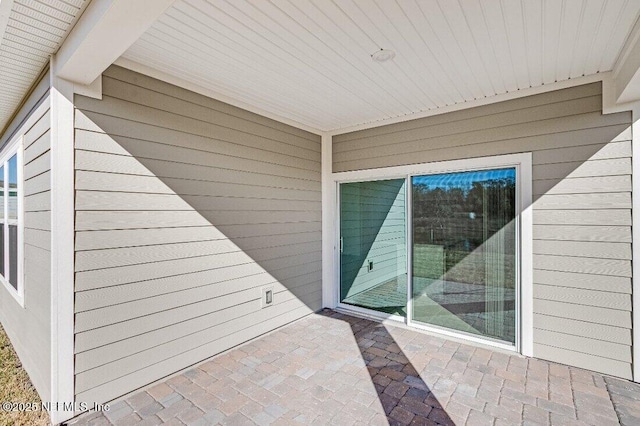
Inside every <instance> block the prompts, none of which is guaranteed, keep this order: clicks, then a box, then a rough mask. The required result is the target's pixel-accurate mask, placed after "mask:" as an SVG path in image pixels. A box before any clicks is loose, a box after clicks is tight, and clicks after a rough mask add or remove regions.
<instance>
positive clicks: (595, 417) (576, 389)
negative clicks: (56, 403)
mask: <svg viewBox="0 0 640 426" xmlns="http://www.w3.org/2000/svg"><path fill="white" fill-rule="evenodd" d="M161 423H166V424H174V425H181V424H189V425H212V424H229V425H244V424H259V425H263V424H264V425H266V424H331V425H350V424H374V425H375V424H381V425H386V424H398V425H406V424H415V425H420V424H424V425H433V424H456V425H463V424H466V425H516V424H526V425H547V424H553V425H556V424H557V425H587V424H588V425H598V426H600V425H610V424H611V425H615V424H618V423H621V424H627V425H640V386H639V385H637V384H633V383H631V382H628V381H624V380H620V379H614V378H609V377H605V376H603V375H601V374H598V373H593V372H590V371H586V370H581V369H578V368H573V367H567V366H564V365H559V364H554V363H551V362H547V361H542V360H538V359H528V358H524V357H521V356H517V355H509V354H505V353H502V352H498V351H491V350H487V349H483V348H479V347H475V346H470V345H465V344H461V343H457V342H454V341H451V340H446V339H443V338H440V337H434V336H431V335H428V334H424V333H420V332H417V331H414V330H408V329H406V328H404V327H394V326H389V325H383V324H380V323H376V322H372V321H369V320H364V319H359V318H354V317H351V316H346V315H343V314H340V313H337V312H333V311H329V310H326V311H323V312H322V313H320V314H317V315H311V316H308V317H306V318H304V319H302V320H300V321H297V322H295V323H293V324H290V325H289V326H286V327H284V328H282V329H279V330H277V331H275V332H273V333H271V334H269V335H266V336H264V337H261V338H259V339H257V340H254V341H252V342H250V343H247V344H245V345H243V346H240V347H238V348H236V349H233V350H231V351H229V352H227V353H225V354H223V355H220V356H217V357H214V358H212V359H211V360H209V361H207V362H205V363H203V364H201V365H200V366H198V367H196V368H193V369H191V370H189V371H187V372H185V373H183V374H180V375H178V376H174V377H172V378H170V379H168V380H167V381H165V382H163V383H160V384H156V385H154V386H152V387H150V388H148V389H146V390H144V391H142V392H139V393H137V394H134V395H133V396H130V397H128V398H127V399H125V400H122V401H119V402H117V403H114V404H113V405H112V407H111V410H110V411H108V412H105V413H87V414H85V415H83V416H80V417H79V418H77V419H75V420H74V421H72V422H71V424H74V425H76V424H90V425H110V424H115V425H142V424H144V425H153V424H161Z"/></svg>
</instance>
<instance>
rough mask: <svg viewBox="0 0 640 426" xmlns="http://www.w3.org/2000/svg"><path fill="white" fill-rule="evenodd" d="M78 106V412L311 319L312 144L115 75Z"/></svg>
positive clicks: (148, 81) (221, 107)
mask: <svg viewBox="0 0 640 426" xmlns="http://www.w3.org/2000/svg"><path fill="white" fill-rule="evenodd" d="M75 102H76V115H75V123H76V140H75V147H76V164H75V167H76V296H75V297H76V325H75V332H76V338H75V341H76V343H75V353H76V396H77V399H78V400H79V401H102V402H105V401H109V400H112V399H114V398H117V397H118V396H120V395H123V394H125V393H128V392H130V391H132V390H134V389H137V388H140V387H142V386H144V385H146V384H148V383H151V382H153V381H155V380H158V379H160V378H162V377H164V376H167V375H169V374H171V373H173V372H175V371H178V370H180V369H183V368H186V367H188V366H190V365H192V364H194V363H197V362H199V361H202V360H204V359H206V358H208V357H210V356H213V355H215V354H217V353H219V352H222V351H224V350H226V349H229V348H230V347H233V346H235V345H238V344H240V343H242V342H245V341H247V340H250V339H252V338H254V337H257V336H259V335H260V334H263V333H266V332H268V331H271V330H273V329H275V328H277V327H280V326H282V325H285V324H287V323H288V322H291V321H294V320H296V319H298V318H300V317H302V316H304V315H306V314H308V313H310V312H313V311H317V310H319V309H320V308H321V299H322V297H321V233H320V232H321V185H320V137H319V136H316V135H313V134H310V133H307V132H303V131H301V130H299V129H295V128H293V127H290V126H286V125H284V124H282V123H278V122H275V121H272V120H269V119H266V118H264V117H260V116H258V115H255V114H253V113H250V112H247V111H244V110H241V109H239V108H235V107H232V106H229V105H226V104H224V103H221V102H218V101H214V100H212V99H209V98H206V97H204V96H200V95H197V94H194V93H191V92H188V91H186V90H183V89H179V88H177V87H174V86H171V85H169V84H166V83H163V82H160V81H157V80H154V79H152V78H149V77H146V76H142V75H139V74H136V73H133V72H131V71H128V70H124V69H122V68H118V67H111V68H109V69H108V70H107V71H106V72H105V74H104V76H103V99H102V100H95V99H90V98H86V97H83V96H76V99H75ZM265 286H268V287H273V290H274V294H275V296H274V306H272V307H269V308H266V309H263V308H262V307H261V297H262V294H261V291H262V288H263V287H265Z"/></svg>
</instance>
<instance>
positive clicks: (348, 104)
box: [123, 0, 640, 130]
mask: <svg viewBox="0 0 640 426" xmlns="http://www.w3.org/2000/svg"><path fill="white" fill-rule="evenodd" d="M639 12H640V0H502V1H501V0H269V1H267V0H178V1H177V2H176V3H174V5H173V6H172V7H171V8H170V9H168V11H167V12H166V13H165V14H164V15H163V16H161V18H160V19H159V20H158V21H156V23H155V24H154V25H153V26H152V27H151V28H150V29H149V30H148V31H147V32H146V33H145V34H144V35H143V36H142V37H141V38H140V39H139V40H138V41H137V42H136V43H135V44H134V45H133V46H131V48H129V50H128V51H127V52H125V54H124V55H123V57H124V58H126V59H128V60H131V61H135V62H138V63H140V64H142V65H145V66H148V67H151V68H155V69H157V70H159V71H161V72H164V73H167V74H170V75H173V76H177V77H179V78H181V79H183V80H186V81H188V82H189V83H192V84H196V85H198V86H201V87H203V88H205V89H207V90H211V91H214V92H217V93H220V94H222V95H224V96H227V97H229V98H231V99H235V100H237V101H240V102H242V103H245V104H249V105H253V106H255V107H256V108H259V109H262V110H264V111H267V112H269V113H271V114H275V115H279V116H282V117H285V118H287V119H290V120H295V121H297V122H300V123H303V124H305V125H307V126H311V127H313V128H317V129H320V130H335V129H339V128H345V127H349V126H354V125H357V124H363V123H370V122H375V121H379V120H384V119H389V118H393V117H399V116H403V115H407V114H412V113H417V112H421V111H426V110H430V109H434V108H442V107H445V106H448V105H452V104H457V103H462V102H466V101H471V100H474V99H481V98H487V97H491V96H495V95H497V94H502V93H505V92H511V91H515V90H519V89H524V88H529V87H536V86H540V85H542V84H548V83H552V82H555V81H562V80H567V79H569V78H575V77H579V76H583V75H589V74H594V73H597V72H603V71H609V70H611V69H612V67H613V66H614V63H615V61H616V58H617V57H618V55H619V53H620V50H621V49H622V47H623V45H624V42H625V40H626V38H627V36H628V35H629V32H630V30H631V28H632V27H633V25H634V23H635V21H636V20H637V18H638V14H639ZM380 48H384V49H393V50H394V51H396V53H397V56H396V57H395V59H394V60H393V61H391V62H387V63H382V64H381V63H376V62H374V61H372V59H371V57H370V55H371V54H372V53H374V52H375V51H376V50H378V49H380Z"/></svg>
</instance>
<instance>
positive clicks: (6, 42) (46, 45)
mask: <svg viewBox="0 0 640 426" xmlns="http://www.w3.org/2000/svg"><path fill="white" fill-rule="evenodd" d="M85 3H86V2H85V0H0V12H2V13H1V14H0V132H1V131H2V129H3V128H4V127H5V125H6V124H7V121H8V120H9V119H10V118H11V116H12V115H13V113H14V112H15V110H16V108H17V107H18V105H19V104H20V101H21V100H22V99H23V97H24V96H25V94H26V93H27V91H28V90H29V88H30V87H31V85H32V84H33V83H34V80H35V79H36V78H37V77H38V75H39V74H40V72H41V71H42V70H43V68H44V67H45V65H46V64H47V63H48V62H49V55H51V54H52V53H54V52H55V51H56V50H58V47H59V46H60V43H62V41H63V40H64V38H65V37H66V35H67V34H68V33H69V31H70V29H71V28H72V26H73V24H74V23H75V22H76V20H77V18H78V17H79V15H80V14H81V13H82V11H83V10H84V7H85V6H86V5H85ZM3 16H4V17H5V19H3ZM7 18H8V19H7ZM3 30H4V31H3Z"/></svg>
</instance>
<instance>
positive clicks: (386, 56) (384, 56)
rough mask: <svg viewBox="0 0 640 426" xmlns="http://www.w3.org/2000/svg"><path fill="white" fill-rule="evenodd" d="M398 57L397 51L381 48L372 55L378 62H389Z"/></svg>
mask: <svg viewBox="0 0 640 426" xmlns="http://www.w3.org/2000/svg"><path fill="white" fill-rule="evenodd" d="M395 57H396V52H394V51H393V50H389V49H380V50H378V51H377V52H375V53H374V54H372V55H371V59H373V60H374V61H376V62H380V63H382V62H387V61H390V60H391V59H393V58H395Z"/></svg>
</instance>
